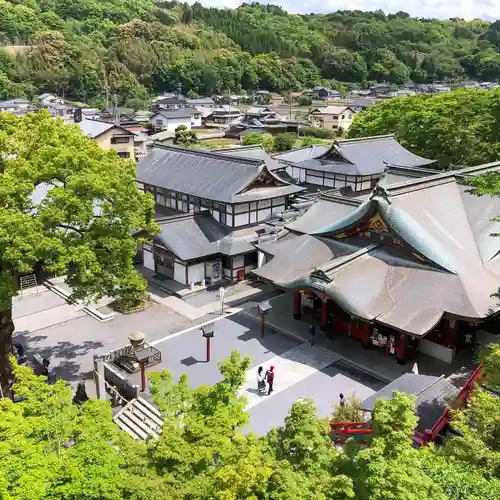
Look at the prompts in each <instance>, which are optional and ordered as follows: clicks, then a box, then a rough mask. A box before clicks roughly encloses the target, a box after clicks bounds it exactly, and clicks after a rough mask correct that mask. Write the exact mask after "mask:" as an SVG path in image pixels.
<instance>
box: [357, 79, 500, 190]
mask: <svg viewBox="0 0 500 500" xmlns="http://www.w3.org/2000/svg"><path fill="white" fill-rule="evenodd" d="M499 106H500V89H494V90H492V91H485V90H479V89H465V90H456V91H454V92H449V93H446V94H439V95H417V96H412V97H405V98H394V99H390V100H388V101H385V102H380V103H377V104H376V105H374V106H370V107H369V108H368V109H366V110H365V111H363V112H362V113H358V114H357V115H356V116H355V118H354V121H353V123H352V125H351V127H350V129H349V137H366V136H372V135H383V134H392V133H394V134H396V137H397V139H398V141H400V142H401V144H402V145H403V146H405V147H407V148H408V149H409V150H410V151H412V152H414V153H415V154H418V155H421V156H423V157H426V158H429V159H433V160H437V166H439V167H441V168H443V169H447V168H451V167H453V166H474V165H480V164H481V163H488V162H491V161H496V160H498V158H500V113H499V111H500V107H499ZM496 194H498V192H497V193H496Z"/></svg>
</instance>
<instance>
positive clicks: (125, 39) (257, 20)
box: [0, 0, 500, 102]
mask: <svg viewBox="0 0 500 500" xmlns="http://www.w3.org/2000/svg"><path fill="white" fill-rule="evenodd" d="M0 46H3V49H0V98H9V97H13V96H15V95H19V94H20V93H24V94H28V95H30V94H32V93H34V92H36V91H56V92H60V93H65V94H66V95H71V96H72V97H76V98H79V99H83V100H102V99H103V96H104V95H105V94H106V93H107V94H108V95H109V94H111V93H117V94H118V95H119V96H120V98H121V100H122V101H123V102H126V101H130V100H139V101H140V100H144V99H146V98H147V96H148V95H149V94H150V93H151V92H160V91H166V90H173V89H175V88H177V86H178V85H179V84H180V85H181V86H182V88H183V90H184V91H185V92H188V91H191V92H192V93H198V94H211V93H212V92H214V91H216V92H226V91H228V90H229V89H230V90H231V91H232V92H238V91H241V90H251V89H254V88H261V89H269V90H276V91H286V90H297V89H302V88H304V87H307V86H311V85H314V84H318V83H326V82H329V83H330V84H332V85H334V86H335V85H336V84H337V82H343V83H356V84H364V83H367V82H369V81H390V82H393V83H404V82H407V81H410V80H412V81H414V82H431V81H450V80H460V79H464V78H473V79H482V80H496V79H498V78H500V54H499V50H500V21H497V22H495V23H488V22H486V21H481V20H474V21H464V20H462V19H451V20H446V21H440V20H432V19H415V18H411V17H409V15H408V14H406V13H404V12H399V13H397V14H390V15H386V14H384V13H383V12H381V11H376V12H361V11H338V12H335V13H333V14H326V15H319V14H309V15H291V14H288V13H287V12H286V11H284V10H283V9H282V8H280V7H277V6H273V5H261V4H257V3H255V4H243V5H241V6H240V7H239V8H237V9H214V8H206V7H203V6H202V5H201V4H200V3H195V4H193V5H189V4H182V3H178V2H176V1H172V2H161V1H159V0H157V1H155V0H100V1H97V0H0Z"/></svg>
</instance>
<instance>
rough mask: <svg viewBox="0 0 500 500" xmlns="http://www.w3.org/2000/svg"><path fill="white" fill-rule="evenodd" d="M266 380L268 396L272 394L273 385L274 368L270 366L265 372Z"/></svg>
mask: <svg viewBox="0 0 500 500" xmlns="http://www.w3.org/2000/svg"><path fill="white" fill-rule="evenodd" d="M266 380H267V387H268V391H267V395H268V396H270V395H271V392H273V385H274V366H271V367H270V368H269V370H267V372H266Z"/></svg>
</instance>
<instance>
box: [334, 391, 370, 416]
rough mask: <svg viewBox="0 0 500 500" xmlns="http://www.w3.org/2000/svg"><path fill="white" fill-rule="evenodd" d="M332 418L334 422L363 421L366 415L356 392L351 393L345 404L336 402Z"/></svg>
mask: <svg viewBox="0 0 500 500" xmlns="http://www.w3.org/2000/svg"><path fill="white" fill-rule="evenodd" d="M330 419H331V421H332V422H363V421H364V415H363V412H362V411H361V401H360V400H359V399H358V398H357V397H356V395H355V394H351V395H350V396H348V397H347V399H346V400H345V401H344V404H343V405H341V404H340V403H335V404H334V406H333V413H332V416H331V418H330Z"/></svg>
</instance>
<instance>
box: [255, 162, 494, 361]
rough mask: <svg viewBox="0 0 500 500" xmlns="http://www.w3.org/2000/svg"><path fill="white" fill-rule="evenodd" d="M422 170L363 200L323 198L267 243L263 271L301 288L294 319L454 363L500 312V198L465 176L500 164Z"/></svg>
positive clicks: (401, 356)
mask: <svg viewBox="0 0 500 500" xmlns="http://www.w3.org/2000/svg"><path fill="white" fill-rule="evenodd" d="M416 170H418V169H417V167H414V168H413V169H412V170H411V171H410V172H411V173H410V172H409V175H408V179H405V180H403V181H400V182H396V183H392V184H391V183H388V184H385V185H382V184H378V185H377V186H376V187H375V189H374V190H373V191H372V192H371V194H370V195H369V196H368V197H367V198H366V199H364V200H362V199H349V198H343V197H336V196H329V195H325V196H321V197H320V198H319V199H317V200H316V201H315V202H314V203H313V204H312V205H311V206H310V207H309V208H307V210H306V211H305V212H303V213H301V214H300V215H298V216H297V217H296V218H295V220H293V221H290V222H288V223H287V224H286V225H285V229H286V230H287V232H283V233H282V237H280V238H279V239H277V240H276V241H273V242H270V243H262V244H261V245H259V249H260V251H262V252H263V253H264V254H265V255H266V259H267V263H266V264H265V265H263V266H262V267H260V268H258V269H256V270H255V271H254V273H255V275H257V276H258V277H259V278H260V279H263V280H267V281H270V282H272V283H274V284H275V286H277V287H278V288H280V289H284V290H289V291H291V292H293V296H294V299H293V315H294V318H295V319H297V320H301V319H302V318H304V319H306V321H310V318H311V314H313V312H314V311H317V314H318V315H319V316H320V318H321V327H322V329H323V330H324V331H325V332H326V334H327V335H348V336H350V337H353V338H355V339H358V340H359V341H360V342H361V344H362V345H363V347H364V348H365V349H383V350H384V351H385V352H386V355H387V357H388V358H391V357H392V358H396V359H397V361H398V363H405V362H407V361H417V362H418V356H419V355H422V354H425V355H428V356H433V357H435V358H438V359H440V360H442V361H445V362H448V363H451V362H453V360H454V359H455V357H456V355H457V353H458V352H460V351H462V350H467V349H471V347H472V345H473V339H474V336H475V332H476V329H477V328H480V327H481V325H482V324H484V323H485V322H486V321H493V320H494V319H495V318H497V316H498V312H499V309H500V304H499V302H498V299H497V298H496V297H494V296H492V294H494V293H495V292H496V291H497V289H498V286H499V283H500V240H499V239H498V238H495V237H493V236H492V235H494V234H498V233H499V232H500V222H498V220H497V219H496V218H495V217H496V216H497V214H498V213H500V198H498V197H492V196H475V195H474V194H472V193H471V192H470V187H469V185H467V182H466V181H467V180H468V179H469V178H470V177H471V176H476V175H480V174H483V173H486V172H499V171H500V163H498V162H496V163H492V164H487V165H481V166H477V167H468V168H463V169H460V170H455V171H450V172H432V173H426V172H423V174H422V175H421V176H418V175H416V174H415V171H416ZM399 177H400V178H402V177H404V176H403V172H400V176H399ZM290 306H291V309H292V304H290ZM290 314H292V310H291V311H290Z"/></svg>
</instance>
